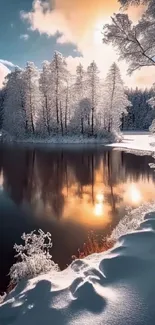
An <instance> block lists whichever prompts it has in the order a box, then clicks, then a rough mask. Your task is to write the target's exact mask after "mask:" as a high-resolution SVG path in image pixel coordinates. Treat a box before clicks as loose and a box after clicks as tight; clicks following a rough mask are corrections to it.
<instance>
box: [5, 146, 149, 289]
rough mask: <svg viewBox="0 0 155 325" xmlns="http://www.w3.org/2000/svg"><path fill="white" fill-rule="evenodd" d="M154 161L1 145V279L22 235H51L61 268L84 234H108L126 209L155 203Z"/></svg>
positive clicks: (107, 153)
mask: <svg viewBox="0 0 155 325" xmlns="http://www.w3.org/2000/svg"><path fill="white" fill-rule="evenodd" d="M153 161H154V159H153V158H151V157H147V156H146V157H142V156H140V157H138V156H135V155H131V154H127V153H123V152H120V151H107V150H105V149H104V148H103V147H99V148H89V149H87V150H86V148H81V149H79V150H73V149H69V148H66V149H63V150H62V149H50V148H37V149H28V148H27V149H26V148H25V149H24V148H19V147H1V148H0V225H1V226H0V246H1V249H0V261H1V260H3V263H4V261H5V263H7V267H5V263H4V268H3V269H1V270H0V273H1V272H2V275H1V274H0V279H1V278H4V274H7V273H8V271H9V267H10V265H11V264H12V261H13V250H12V246H13V243H14V242H19V240H20V236H21V234H22V233H23V232H24V231H25V232H29V231H31V230H33V229H38V228H42V229H43V230H44V231H50V232H51V234H52V238H53V242H54V247H53V250H52V252H53V258H54V260H55V262H57V263H59V265H60V267H61V268H63V267H65V265H66V264H67V263H69V262H70V260H71V256H72V255H75V254H76V252H77V250H78V248H82V247H83V243H84V242H85V241H86V240H87V236H88V231H90V230H93V231H95V232H96V233H97V234H98V235H103V236H104V235H110V233H111V231H112V229H113V228H114V227H115V226H116V225H117V223H118V222H119V220H120V218H122V216H123V215H124V214H125V208H126V207H127V206H130V207H137V206H139V205H140V204H141V203H142V202H147V201H151V200H152V199H155V195H154V193H155V174H154V171H153V170H152V169H150V168H149V166H148V164H149V163H151V162H153ZM3 280H4V279H3ZM2 283H3V281H2Z"/></svg>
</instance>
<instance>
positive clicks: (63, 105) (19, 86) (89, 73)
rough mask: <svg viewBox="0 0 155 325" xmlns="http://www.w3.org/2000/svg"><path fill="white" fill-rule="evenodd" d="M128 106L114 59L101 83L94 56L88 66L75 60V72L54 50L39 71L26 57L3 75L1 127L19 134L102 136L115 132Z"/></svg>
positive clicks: (21, 136) (0, 93)
mask: <svg viewBox="0 0 155 325" xmlns="http://www.w3.org/2000/svg"><path fill="white" fill-rule="evenodd" d="M130 106H131V104H130V102H129V100H128V96H127V94H126V93H125V90H124V85H123V81H122V79H121V75H120V70H119V68H118V67H117V65H116V64H115V63H114V64H113V65H112V66H111V68H110V70H109V73H108V75H107V77H106V79H105V81H104V82H103V81H102V80H101V79H100V73H99V70H98V67H97V65H96V63H95V62H94V61H93V62H92V63H91V64H90V65H89V66H88V68H87V70H86V71H85V70H84V68H83V66H82V65H81V64H79V65H78V67H77V70H76V75H75V76H73V75H71V74H70V72H69V71H68V69H67V64H66V62H65V59H64V57H63V56H62V55H61V54H60V53H59V52H55V54H54V56H53V58H52V61H51V62H47V61H45V62H43V65H42V69H41V70H38V69H37V68H36V67H35V65H34V63H32V62H28V63H27V65H26V67H25V69H23V70H19V69H18V68H16V69H15V71H14V72H11V73H10V74H9V75H8V76H7V77H6V80H5V84H4V87H3V89H2V90H1V92H0V127H1V128H2V129H3V130H5V131H6V132H8V133H9V134H10V135H11V136H14V137H17V138H23V137H30V136H33V137H34V136H39V137H49V136H53V135H57V134H60V135H62V136H64V135H80V134H82V135H85V136H99V135H101V136H102V135H103V136H104V135H105V133H106V132H107V133H108V132H113V131H119V129H120V126H121V123H122V121H121V119H122V115H123V114H127V108H128V107H130Z"/></svg>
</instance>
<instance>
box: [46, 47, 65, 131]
mask: <svg viewBox="0 0 155 325" xmlns="http://www.w3.org/2000/svg"><path fill="white" fill-rule="evenodd" d="M50 69H51V79H50V80H51V94H52V102H53V106H52V110H53V111H52V116H53V121H54V126H56V129H57V131H58V130H59V129H60V124H61V125H62V123H63V121H62V119H63V118H64V111H63V112H62V111H61V110H62V109H63V108H62V103H63V98H64V90H65V88H66V84H67V80H68V71H67V64H66V62H65V59H64V58H63V56H62V54H61V53H59V52H55V53H54V57H53V60H52V62H51V64H50Z"/></svg>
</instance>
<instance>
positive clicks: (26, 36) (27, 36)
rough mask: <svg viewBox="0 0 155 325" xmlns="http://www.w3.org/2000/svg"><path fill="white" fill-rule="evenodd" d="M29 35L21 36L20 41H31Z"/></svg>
mask: <svg viewBox="0 0 155 325" xmlns="http://www.w3.org/2000/svg"><path fill="white" fill-rule="evenodd" d="M29 37H30V36H29V35H28V34H21V35H20V39H22V40H24V41H27V40H28V39H29Z"/></svg>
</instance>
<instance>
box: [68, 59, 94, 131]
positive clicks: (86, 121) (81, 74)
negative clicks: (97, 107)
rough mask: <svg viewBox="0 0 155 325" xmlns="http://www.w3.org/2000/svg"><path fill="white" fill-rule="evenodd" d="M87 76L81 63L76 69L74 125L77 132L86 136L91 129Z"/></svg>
mask: <svg viewBox="0 0 155 325" xmlns="http://www.w3.org/2000/svg"><path fill="white" fill-rule="evenodd" d="M87 88H88V87H87V74H86V72H85V71H84V68H83V66H82V64H81V63H80V64H79V65H78V66H77V69H76V81H75V84H74V87H73V90H72V91H73V92H74V117H73V120H72V123H73V125H74V127H75V129H76V131H77V132H81V133H82V134H84V131H85V128H87V130H88V128H89V127H90V110H91V103H90V101H89V100H88V98H87V97H86V96H87V95H88V89H87Z"/></svg>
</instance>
